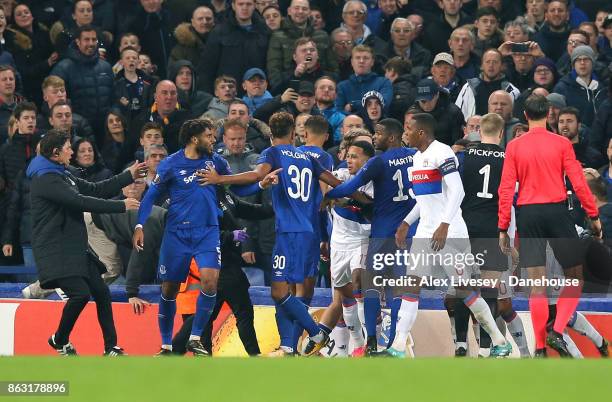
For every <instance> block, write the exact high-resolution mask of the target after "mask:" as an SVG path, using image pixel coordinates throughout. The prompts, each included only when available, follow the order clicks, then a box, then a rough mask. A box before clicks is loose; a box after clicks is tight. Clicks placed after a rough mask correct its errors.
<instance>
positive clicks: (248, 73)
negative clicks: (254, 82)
mask: <svg viewBox="0 0 612 402" xmlns="http://www.w3.org/2000/svg"><path fill="white" fill-rule="evenodd" d="M256 75H259V76H260V77H261V78H263V79H264V80H267V79H268V77H266V73H264V72H263V70H262V69H261V68H249V69H248V70H247V71H246V72H245V73H244V75H243V76H242V81H248V80H250V79H251V78H253V77H255V76H256Z"/></svg>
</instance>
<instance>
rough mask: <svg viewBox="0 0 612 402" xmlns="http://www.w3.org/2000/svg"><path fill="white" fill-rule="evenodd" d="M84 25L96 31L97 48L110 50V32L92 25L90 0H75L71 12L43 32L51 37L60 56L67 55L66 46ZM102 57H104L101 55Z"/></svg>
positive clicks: (92, 13) (92, 15)
mask: <svg viewBox="0 0 612 402" xmlns="http://www.w3.org/2000/svg"><path fill="white" fill-rule="evenodd" d="M84 26H91V27H93V28H94V29H95V31H96V37H97V38H98V49H99V50H100V51H101V52H103V51H102V49H104V50H110V44H111V43H112V34H111V33H110V32H103V31H102V29H101V28H100V27H98V26H97V25H94V11H93V1H92V0H77V1H75V2H74V3H72V13H71V14H67V15H65V16H64V17H62V19H60V20H59V21H57V22H56V23H55V24H53V26H52V27H51V31H50V32H47V31H46V30H45V33H46V35H47V38H50V39H51V44H52V45H53V47H54V48H55V51H56V52H57V53H58V54H59V55H60V58H64V57H67V52H68V47H69V46H70V44H71V43H72V42H73V41H74V40H75V39H76V37H77V35H78V29H79V28H80V27H84ZM102 56H103V55H102ZM103 58H104V57H103Z"/></svg>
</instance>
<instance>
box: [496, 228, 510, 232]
mask: <svg viewBox="0 0 612 402" xmlns="http://www.w3.org/2000/svg"><path fill="white" fill-rule="evenodd" d="M497 230H498V231H499V233H508V229H501V228H497Z"/></svg>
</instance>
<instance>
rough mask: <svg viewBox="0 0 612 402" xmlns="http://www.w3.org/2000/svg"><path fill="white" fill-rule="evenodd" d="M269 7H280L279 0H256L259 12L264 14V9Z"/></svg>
mask: <svg viewBox="0 0 612 402" xmlns="http://www.w3.org/2000/svg"><path fill="white" fill-rule="evenodd" d="M285 3H286V2H285ZM268 7H276V8H278V0H255V8H256V9H257V12H259V14H261V15H263V13H264V11H265V10H266V8H268ZM285 7H286V4H285Z"/></svg>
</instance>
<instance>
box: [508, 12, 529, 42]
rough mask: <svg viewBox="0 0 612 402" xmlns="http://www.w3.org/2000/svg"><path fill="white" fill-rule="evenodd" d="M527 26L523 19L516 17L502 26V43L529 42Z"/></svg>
mask: <svg viewBox="0 0 612 402" xmlns="http://www.w3.org/2000/svg"><path fill="white" fill-rule="evenodd" d="M529 33H530V30H529V25H527V22H526V21H525V19H524V18H523V17H517V18H516V19H515V20H513V21H509V22H507V23H506V25H505V26H504V42H514V43H524V42H529Z"/></svg>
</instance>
